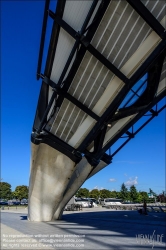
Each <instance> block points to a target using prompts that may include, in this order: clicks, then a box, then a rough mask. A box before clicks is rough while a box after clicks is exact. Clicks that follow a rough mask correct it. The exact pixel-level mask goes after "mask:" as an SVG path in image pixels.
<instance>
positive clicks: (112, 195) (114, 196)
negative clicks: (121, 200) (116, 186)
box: [110, 191, 118, 198]
mask: <svg viewBox="0 0 166 250" xmlns="http://www.w3.org/2000/svg"><path fill="white" fill-rule="evenodd" d="M117 193H118V192H116V191H110V198H117Z"/></svg>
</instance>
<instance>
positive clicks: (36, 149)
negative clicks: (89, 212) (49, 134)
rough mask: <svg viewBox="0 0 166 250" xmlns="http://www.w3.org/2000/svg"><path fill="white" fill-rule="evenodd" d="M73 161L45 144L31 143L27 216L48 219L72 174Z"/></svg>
mask: <svg viewBox="0 0 166 250" xmlns="http://www.w3.org/2000/svg"><path fill="white" fill-rule="evenodd" d="M74 167H75V162H73V161H72V160H71V159H70V158H68V157H67V156H65V155H63V154H62V153H60V152H59V151H57V150H55V149H53V148H51V147H50V146H48V145H46V144H42V143H41V144H40V145H34V144H32V159H31V173H30V185H29V206H28V219H29V220H30V221H51V220H52V219H53V215H54V213H55V211H56V209H57V207H58V206H59V203H60V202H61V200H62V198H63V197H62V195H63V193H64V191H65V189H66V187H67V185H68V183H69V180H70V178H71V176H72V174H73V171H74Z"/></svg>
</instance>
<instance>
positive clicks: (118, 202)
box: [100, 198, 122, 206]
mask: <svg viewBox="0 0 166 250" xmlns="http://www.w3.org/2000/svg"><path fill="white" fill-rule="evenodd" d="M100 204H101V205H102V206H110V205H121V204H122V200H121V199H116V198H106V199H100Z"/></svg>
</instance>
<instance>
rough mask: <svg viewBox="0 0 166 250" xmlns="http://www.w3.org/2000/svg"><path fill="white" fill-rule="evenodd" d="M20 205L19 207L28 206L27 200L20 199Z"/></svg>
mask: <svg viewBox="0 0 166 250" xmlns="http://www.w3.org/2000/svg"><path fill="white" fill-rule="evenodd" d="M20 204H21V205H28V200H27V199H22V200H21V203H20Z"/></svg>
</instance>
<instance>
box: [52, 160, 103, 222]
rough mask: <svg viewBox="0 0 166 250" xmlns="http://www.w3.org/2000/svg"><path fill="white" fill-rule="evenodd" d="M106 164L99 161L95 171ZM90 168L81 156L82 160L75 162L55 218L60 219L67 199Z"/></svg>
mask: <svg viewBox="0 0 166 250" xmlns="http://www.w3.org/2000/svg"><path fill="white" fill-rule="evenodd" d="M106 165H107V164H106V163H105V162H103V161H101V162H100V163H99V164H98V166H97V167H96V168H97V172H98V171H99V169H100V168H101V169H102V168H103V167H105V166H106ZM96 168H95V169H96ZM92 169H93V167H92V166H91V165H90V164H89V163H88V162H87V160H86V158H82V160H81V161H80V162H79V163H78V164H77V166H76V168H75V171H74V172H73V175H72V177H71V179H70V182H69V184H68V186H67V188H66V190H65V193H64V197H63V199H62V201H61V202H60V204H59V206H58V208H57V210H56V212H55V214H54V219H55V220H57V219H61V216H62V213H63V209H64V207H65V206H66V204H67V203H68V201H69V200H70V199H71V198H72V197H73V196H74V195H75V193H76V192H77V190H78V189H79V188H80V187H81V186H82V184H83V183H84V182H85V181H86V179H87V178H89V177H88V176H89V174H90V173H91V171H92ZM92 173H93V171H92ZM92 175H93V174H92Z"/></svg>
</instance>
